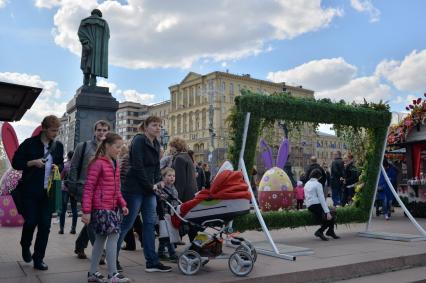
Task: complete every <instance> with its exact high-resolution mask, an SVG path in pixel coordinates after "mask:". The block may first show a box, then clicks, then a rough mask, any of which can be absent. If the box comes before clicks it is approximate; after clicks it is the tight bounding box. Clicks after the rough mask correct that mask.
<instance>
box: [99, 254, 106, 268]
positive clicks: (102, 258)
mask: <svg viewBox="0 0 426 283" xmlns="http://www.w3.org/2000/svg"><path fill="white" fill-rule="evenodd" d="M99 265H105V253H102V256H101V259H100V260H99Z"/></svg>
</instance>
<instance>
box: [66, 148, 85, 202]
mask: <svg viewBox="0 0 426 283" xmlns="http://www.w3.org/2000/svg"><path fill="white" fill-rule="evenodd" d="M86 145H87V142H84V144H83V149H82V151H81V155H80V159H79V161H78V166H77V179H76V181H71V180H69V178H68V177H67V179H66V180H64V184H65V186H66V187H67V189H68V193H69V194H70V195H72V196H73V197H74V198H75V199H76V200H78V201H81V197H82V194H83V187H84V182H81V181H80V176H81V169H82V167H83V160H84V153H85V151H86Z"/></svg>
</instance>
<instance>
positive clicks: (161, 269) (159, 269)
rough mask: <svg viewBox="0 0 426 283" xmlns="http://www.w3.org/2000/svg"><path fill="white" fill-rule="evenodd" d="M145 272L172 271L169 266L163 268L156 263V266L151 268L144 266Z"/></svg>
mask: <svg viewBox="0 0 426 283" xmlns="http://www.w3.org/2000/svg"><path fill="white" fill-rule="evenodd" d="M145 271H146V272H170V271H172V268H171V267H170V266H165V265H163V264H162V263H158V264H157V265H153V266H148V265H147V266H146V268H145Z"/></svg>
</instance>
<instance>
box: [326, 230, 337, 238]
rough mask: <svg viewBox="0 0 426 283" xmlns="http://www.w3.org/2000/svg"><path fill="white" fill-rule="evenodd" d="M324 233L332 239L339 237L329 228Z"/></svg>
mask: <svg viewBox="0 0 426 283" xmlns="http://www.w3.org/2000/svg"><path fill="white" fill-rule="evenodd" d="M325 234H326V235H327V236H330V237H332V238H333V239H340V237H339V236H337V235H336V233H334V231H330V230H328V231H327V232H326V233H325Z"/></svg>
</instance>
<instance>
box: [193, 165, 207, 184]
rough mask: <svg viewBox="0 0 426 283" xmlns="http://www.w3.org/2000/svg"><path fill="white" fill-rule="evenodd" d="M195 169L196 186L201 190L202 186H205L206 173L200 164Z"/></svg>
mask: <svg viewBox="0 0 426 283" xmlns="http://www.w3.org/2000/svg"><path fill="white" fill-rule="evenodd" d="M195 170H197V188H198V190H201V189H202V188H203V187H204V188H205V187H206V174H205V173H204V170H203V168H201V167H200V166H196V167H195Z"/></svg>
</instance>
